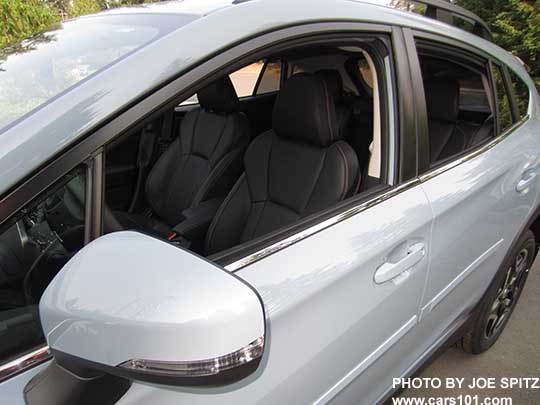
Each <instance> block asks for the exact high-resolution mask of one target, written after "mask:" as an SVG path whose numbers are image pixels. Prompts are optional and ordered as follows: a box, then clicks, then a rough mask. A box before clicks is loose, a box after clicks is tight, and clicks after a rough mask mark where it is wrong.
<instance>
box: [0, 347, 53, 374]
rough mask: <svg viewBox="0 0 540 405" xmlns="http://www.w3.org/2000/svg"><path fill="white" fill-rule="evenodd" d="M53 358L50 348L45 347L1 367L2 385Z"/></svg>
mask: <svg viewBox="0 0 540 405" xmlns="http://www.w3.org/2000/svg"><path fill="white" fill-rule="evenodd" d="M51 357H52V354H51V352H50V350H49V346H47V345H44V346H41V347H39V348H38V349H35V350H33V351H31V352H29V353H26V354H25V355H23V356H21V357H18V358H16V359H14V360H11V361H9V362H7V363H4V364H2V365H0V383H2V382H3V381H5V380H7V379H8V378H11V377H13V376H15V375H17V374H20V373H22V372H24V371H26V370H28V369H30V368H32V367H35V366H37V365H39V364H41V363H43V362H45V361H47V360H49V359H50V358H51Z"/></svg>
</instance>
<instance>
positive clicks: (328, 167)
mask: <svg viewBox="0 0 540 405" xmlns="http://www.w3.org/2000/svg"><path fill="white" fill-rule="evenodd" d="M272 127H273V129H272V130H270V131H268V132H265V133H263V134H261V135H259V136H258V137H257V138H256V139H255V140H254V141H253V142H252V143H251V145H250V146H249V148H248V149H247V151H246V154H245V156H244V173H243V174H242V176H241V177H240V179H239V180H238V181H237V182H236V184H235V186H234V188H233V190H232V191H231V192H230V193H229V195H228V196H227V198H226V199H225V201H224V202H223V204H222V205H221V207H220V208H219V210H218V212H217V214H216V216H215V218H214V220H213V221H212V224H211V225H210V228H209V231H208V234H207V237H206V252H207V253H208V254H211V253H214V252H218V251H221V250H224V249H227V248H229V247H232V246H234V245H237V244H240V243H243V242H246V241H249V240H251V239H254V238H256V237H258V236H261V235H264V234H267V233H269V232H272V231H274V230H276V229H278V228H280V227H283V226H285V225H288V224H291V223H293V222H295V221H297V220H298V219H301V218H303V217H306V216H308V215H310V214H313V213H315V212H318V211H320V210H323V209H325V208H328V207H330V206H331V205H333V204H336V203H338V202H339V201H341V200H343V199H345V198H346V197H348V196H350V195H352V194H353V193H354V191H355V189H356V185H357V182H358V180H359V178H360V173H359V169H358V159H357V157H356V154H355V153H354V151H353V150H352V148H351V147H350V146H349V145H348V144H347V143H346V142H344V141H342V140H340V137H339V132H338V129H337V123H336V118H335V107H334V103H333V100H332V99H331V94H330V92H329V89H328V87H327V85H326V84H325V82H324V81H323V80H322V79H320V78H319V77H317V76H315V75H306V74H301V75H298V76H292V77H291V78H289V79H288V80H287V81H286V82H285V84H284V86H283V87H282V89H281V91H280V92H279V94H278V96H277V99H276V102H275V105H274V110H273V117H272Z"/></svg>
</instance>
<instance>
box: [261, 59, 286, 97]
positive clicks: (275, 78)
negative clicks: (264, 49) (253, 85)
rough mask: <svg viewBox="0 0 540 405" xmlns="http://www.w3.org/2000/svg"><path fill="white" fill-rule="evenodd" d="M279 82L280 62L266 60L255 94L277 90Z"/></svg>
mask: <svg viewBox="0 0 540 405" xmlns="http://www.w3.org/2000/svg"><path fill="white" fill-rule="evenodd" d="M280 84H281V63H280V62H268V64H267V65H266V67H265V68H264V71H263V73H262V77H261V80H260V82H259V85H258V86H257V91H256V94H266V93H273V92H276V91H279V87H280Z"/></svg>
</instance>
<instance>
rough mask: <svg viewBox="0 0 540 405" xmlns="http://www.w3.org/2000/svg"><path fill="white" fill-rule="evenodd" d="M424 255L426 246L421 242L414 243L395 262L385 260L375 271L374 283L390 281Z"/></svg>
mask: <svg viewBox="0 0 540 405" xmlns="http://www.w3.org/2000/svg"><path fill="white" fill-rule="evenodd" d="M425 255H426V248H425V246H424V244H423V243H415V244H414V245H411V247H409V249H408V250H407V255H406V256H405V257H404V258H403V259H401V260H399V261H398V262H396V263H391V262H386V263H384V264H382V265H381V266H380V267H379V268H378V269H377V271H376V272H375V277H374V280H375V283H376V284H382V283H386V282H387V281H390V280H392V279H394V278H396V277H397V276H399V275H400V274H401V273H403V272H405V271H407V270H410V269H411V268H412V267H413V266H414V265H415V264H417V263H418V262H420V261H421V260H422V259H423V258H424V256H425Z"/></svg>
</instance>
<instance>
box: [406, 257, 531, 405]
mask: <svg viewBox="0 0 540 405" xmlns="http://www.w3.org/2000/svg"><path fill="white" fill-rule="evenodd" d="M418 377H438V378H440V379H446V378H447V377H450V378H452V377H459V378H465V381H464V383H466V384H469V383H471V382H472V380H473V379H474V378H489V377H493V378H495V379H496V380H495V381H496V385H497V388H491V389H469V388H465V389H463V388H462V389H448V388H444V387H442V388H439V389H424V388H421V389H412V388H411V389H408V390H405V391H404V392H403V393H402V394H401V396H402V397H416V398H421V397H422V398H457V397H458V396H459V395H471V396H474V395H478V396H479V397H478V398H479V399H478V403H476V402H474V399H473V402H470V404H471V405H482V404H483V401H484V400H485V399H486V398H490V400H491V398H495V400H496V401H500V398H511V402H510V401H508V400H506V401H507V402H499V404H501V403H506V404H507V405H509V404H510V403H511V405H521V404H540V389H534V388H529V389H526V388H521V389H519V388H512V389H511V388H506V389H503V388H501V380H500V379H502V378H511V377H533V378H534V377H536V378H538V377H540V260H539V259H537V260H536V261H535V263H534V264H533V267H532V269H531V272H530V274H529V278H528V280H527V283H526V285H525V289H524V290H523V293H522V295H521V298H520V300H519V302H518V304H517V306H516V308H515V310H514V313H513V314H512V317H511V318H510V321H509V322H508V325H507V326H506V329H505V330H504V332H503V334H502V335H501V337H500V338H499V340H498V341H497V342H496V343H495V345H494V346H493V347H492V348H491V349H490V350H488V351H487V352H485V353H482V354H480V355H470V354H467V353H464V352H463V351H461V350H459V349H458V348H456V347H452V348H450V349H448V350H447V351H446V352H445V353H444V354H443V355H441V356H440V357H439V358H438V359H437V360H435V361H434V362H433V363H432V364H431V365H430V366H428V367H427V368H426V369H425V370H424V371H423V372H422V373H421V374H420V375H418ZM531 383H532V381H531ZM506 385H508V384H506ZM484 403H485V402H484ZM493 403H495V404H497V402H493ZM440 404H445V405H450V403H448V404H446V403H444V402H440ZM485 404H486V405H487V403H485ZM456 405H460V404H459V402H456ZM463 405H469V404H468V403H467V402H463Z"/></svg>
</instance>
